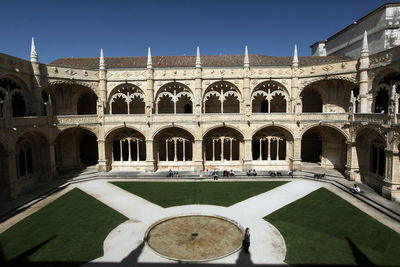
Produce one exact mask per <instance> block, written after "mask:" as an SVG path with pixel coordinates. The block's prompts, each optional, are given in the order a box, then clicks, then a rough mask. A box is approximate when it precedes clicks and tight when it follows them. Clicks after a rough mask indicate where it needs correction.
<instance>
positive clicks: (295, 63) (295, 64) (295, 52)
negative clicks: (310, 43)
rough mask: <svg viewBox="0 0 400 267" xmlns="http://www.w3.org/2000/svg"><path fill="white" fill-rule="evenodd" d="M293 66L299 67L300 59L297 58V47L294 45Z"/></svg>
mask: <svg viewBox="0 0 400 267" xmlns="http://www.w3.org/2000/svg"><path fill="white" fill-rule="evenodd" d="M292 64H293V66H296V67H298V66H299V57H298V56H297V45H294V52H293V61H292Z"/></svg>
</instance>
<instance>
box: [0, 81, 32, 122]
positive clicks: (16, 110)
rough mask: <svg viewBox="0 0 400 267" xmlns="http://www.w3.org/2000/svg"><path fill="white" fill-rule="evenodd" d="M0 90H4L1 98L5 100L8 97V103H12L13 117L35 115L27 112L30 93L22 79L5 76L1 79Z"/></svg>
mask: <svg viewBox="0 0 400 267" xmlns="http://www.w3.org/2000/svg"><path fill="white" fill-rule="evenodd" d="M0 88H2V96H1V98H2V99H3V100H5V99H6V98H7V95H8V101H11V109H12V116H13V117H24V116H26V115H35V114H31V113H30V112H29V113H28V112H27V105H28V104H29V99H30V97H29V95H30V92H29V90H28V87H27V86H26V84H25V82H24V81H23V80H22V79H19V78H18V77H17V76H13V75H7V76H3V78H1V79H0ZM3 108H4V105H3Z"/></svg>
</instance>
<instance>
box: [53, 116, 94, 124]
mask: <svg viewBox="0 0 400 267" xmlns="http://www.w3.org/2000/svg"><path fill="white" fill-rule="evenodd" d="M55 122H56V123H57V124H58V125H85V124H97V123H98V121H97V115H58V116H56V117H55Z"/></svg>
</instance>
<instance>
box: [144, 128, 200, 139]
mask: <svg viewBox="0 0 400 267" xmlns="http://www.w3.org/2000/svg"><path fill="white" fill-rule="evenodd" d="M171 127H172V128H179V129H182V130H183V131H187V132H189V133H191V134H192V135H194V134H195V133H193V130H192V129H189V128H187V127H186V126H183V125H176V124H174V126H171V125H165V126H162V127H160V128H158V129H157V130H155V131H154V133H153V134H152V136H151V138H152V139H153V140H154V138H155V137H156V135H157V134H159V133H160V132H162V131H164V130H165V129H169V128H171ZM194 138H196V136H194Z"/></svg>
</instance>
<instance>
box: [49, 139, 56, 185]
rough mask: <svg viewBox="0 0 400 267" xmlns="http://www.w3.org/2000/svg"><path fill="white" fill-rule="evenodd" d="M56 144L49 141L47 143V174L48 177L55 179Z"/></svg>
mask: <svg viewBox="0 0 400 267" xmlns="http://www.w3.org/2000/svg"><path fill="white" fill-rule="evenodd" d="M55 147H56V144H55V143H50V144H49V161H50V162H49V167H50V169H49V174H50V177H49V179H50V180H52V179H55V178H56V177H57V175H58V171H57V162H56V151H55Z"/></svg>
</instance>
